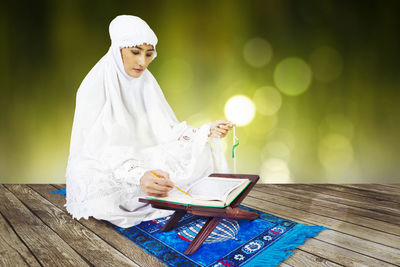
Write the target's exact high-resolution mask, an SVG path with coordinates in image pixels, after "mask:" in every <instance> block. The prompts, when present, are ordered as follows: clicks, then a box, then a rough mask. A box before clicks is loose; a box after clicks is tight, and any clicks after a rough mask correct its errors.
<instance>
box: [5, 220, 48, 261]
mask: <svg viewBox="0 0 400 267" xmlns="http://www.w3.org/2000/svg"><path fill="white" fill-rule="evenodd" d="M0 266H40V264H39V262H38V261H37V260H36V258H35V257H34V256H33V254H32V253H31V252H30V251H29V249H28V248H27V247H26V246H25V245H24V243H23V242H22V241H21V240H20V239H19V237H18V236H17V235H16V234H15V232H14V230H13V229H12V227H11V226H10V225H9V224H8V223H7V221H6V220H5V218H4V217H3V216H2V215H1V214H0Z"/></svg>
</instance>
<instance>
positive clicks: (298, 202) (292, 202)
mask: <svg viewBox="0 0 400 267" xmlns="http://www.w3.org/2000/svg"><path fill="white" fill-rule="evenodd" d="M276 188H277V187H272V186H264V187H262V188H257V189H255V190H253V192H254V193H255V194H257V197H258V198H261V197H262V196H266V197H270V198H271V197H272V196H274V197H272V199H271V201H273V199H280V201H279V203H278V202H276V201H273V202H275V203H278V204H284V205H287V206H291V207H296V208H298V209H301V210H304V211H307V212H310V213H315V214H319V215H323V216H327V217H330V218H334V219H337V220H341V221H346V222H350V223H353V224H357V225H361V226H365V227H368V228H372V229H375V230H378V231H382V232H386V233H390V234H394V235H399V236H400V225H395V224H391V223H387V222H383V221H380V220H376V219H371V218H368V217H364V216H359V215H357V214H354V213H351V212H348V211H347V207H345V208H343V209H332V208H331V207H330V205H328V206H321V205H318V204H317V203H316V201H315V199H310V198H304V197H303V196H301V195H295V198H294V197H292V196H291V197H286V195H287V194H285V192H283V191H282V190H279V189H278V190H277V189H276ZM278 188H279V187H278ZM256 192H259V193H256ZM255 196H256V195H255Z"/></svg>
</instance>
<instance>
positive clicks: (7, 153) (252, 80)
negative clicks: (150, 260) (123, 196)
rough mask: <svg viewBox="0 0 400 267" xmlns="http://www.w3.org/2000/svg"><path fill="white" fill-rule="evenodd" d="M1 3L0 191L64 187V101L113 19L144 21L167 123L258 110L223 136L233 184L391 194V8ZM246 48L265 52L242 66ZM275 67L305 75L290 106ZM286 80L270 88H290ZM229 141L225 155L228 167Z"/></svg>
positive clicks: (397, 76)
mask: <svg viewBox="0 0 400 267" xmlns="http://www.w3.org/2000/svg"><path fill="white" fill-rule="evenodd" d="M1 5H2V6H1V9H0V32H1V36H2V37H1V39H0V57H1V60H0V77H1V89H0V103H1V110H2V112H1V113H0V114H1V115H0V127H1V128H0V183H63V182H65V177H64V173H65V167H66V162H67V158H68V150H69V141H70V134H71V127H72V121H73V115H74V107H75V94H76V90H77V89H78V87H79V85H80V83H81V81H82V80H83V78H84V77H85V76H86V74H87V73H88V72H89V70H90V69H91V68H92V67H93V66H94V64H95V63H96V62H97V61H98V60H99V59H100V58H101V57H102V56H103V55H104V54H105V53H106V52H107V50H108V48H109V46H110V40H109V35H108V25H109V23H110V21H111V20H112V19H113V18H114V17H115V16H117V15H120V14H132V15H137V16H139V17H141V18H143V19H144V20H145V21H147V23H148V24H149V25H150V27H151V28H152V29H153V30H154V32H155V33H156V34H157V36H158V39H159V43H158V45H157V52H158V56H157V58H156V59H155V61H154V62H152V63H151V65H150V67H149V69H150V71H151V72H152V73H153V75H154V76H155V77H156V79H157V80H158V82H159V84H160V86H161V88H162V89H163V91H164V94H165V96H166V98H167V100H168V102H169V103H170V105H171V107H172V108H173V110H174V111H175V113H176V115H177V117H178V119H179V120H186V121H188V123H189V124H192V125H194V126H199V125H200V124H202V123H204V122H208V121H211V120H217V119H224V118H225V115H224V106H225V103H226V102H227V100H228V99H229V98H230V97H232V96H234V95H236V94H242V95H246V96H247V97H249V98H250V99H252V100H253V101H255V103H256V104H257V105H258V106H256V107H257V110H258V111H257V112H256V115H255V117H254V120H253V121H252V122H251V123H250V124H248V125H246V126H244V127H237V129H236V131H237V136H238V137H239V139H240V146H239V150H238V153H239V157H238V172H240V173H258V174H261V177H262V181H263V182H311V183H317V182H318V183H323V182H332V183H335V182H337V183H350V182H352V183H358V182H364V183H368V182H379V183H383V182H385V183H394V182H399V179H398V177H399V176H398V173H397V172H398V170H399V163H400V142H399V136H400V135H399V133H400V131H399V130H400V120H399V116H400V108H399V106H400V105H399V103H398V102H399V100H400V92H399V89H400V69H399V63H400V53H399V48H400V42H399V40H400V39H399V38H400V23H399V22H400V18H399V16H398V11H399V10H400V2H399V1H344V0H343V1H333V0H324V1H318V0H312V1H279V0H275V1H268V0H265V1H132V0H131V1H76V0H72V1H50V0H49V1H11V2H10V3H8V4H5V3H3V4H1ZM255 38H257V39H256V40H261V41H262V42H265V43H266V44H269V45H270V48H271V50H270V52H271V51H272V52H271V54H269V55H267V57H270V58H269V59H268V62H267V63H265V64H261V66H254V64H253V65H252V60H253V61H257V58H258V57H257V55H258V54H259V56H260V57H261V58H262V57H265V56H266V55H264V54H263V53H264V52H265V51H266V50H265V46H264V47H263V46H261V47H257V46H250V50H249V51H250V52H249V51H247V52H249V53H250V54H251V55H252V57H250V59H248V58H246V56H245V54H246V51H245V50H246V48H245V47H246V45H248V44H249V42H250V43H251V42H252V40H255ZM268 51H269V50H268ZM326 51H328V52H329V51H331V52H332V51H333V52H332V53H330V54H329V53H328V52H326ZM287 58H297V59H301V60H302V62H304V63H305V65H306V66H308V67H309V68H310V70H311V72H312V76H311V83H310V85H309V86H308V87H307V88H306V90H305V91H304V92H303V93H301V94H298V95H288V94H287V93H285V92H284V90H282V88H279V87H278V83H279V81H277V80H276V79H274V77H275V76H274V73H275V72H276V69H277V66H278V64H279V63H280V62H282V61H283V60H285V59H287ZM296 75H297V76H298V75H300V76H301V75H302V74H299V72H290V71H289V72H284V73H283V74H281V76H282V77H281V78H280V79H283V80H284V81H283V82H287V83H288V84H294V85H292V86H296V83H297V80H295V79H294V78H293V77H294V76H296ZM301 77H302V76H301ZM301 77H300V78H301ZM265 86H269V87H273V88H274V89H271V90H273V91H274V92H279V94H278V96H279V95H280V99H281V105H280V106H279V107H280V108H279V110H278V111H277V112H276V113H274V114H269V115H265V114H262V113H260V112H259V111H260V110H263V107H262V106H260V105H263V104H265V105H269V104H271V103H269V102H268V101H269V99H263V98H262V97H263V96H264V97H266V98H268V95H265V94H263V92H264V91H263V90H264V89H265ZM260 88H261V89H260ZM262 88H264V89H262ZM256 92H258V93H256ZM271 105H273V103H272V104H271ZM231 140H232V136H231V134H230V135H228V137H227V138H226V140H224V147H225V148H226V155H227V158H228V160H229V164H230V165H231V166H232V162H231V158H230V151H229V150H230V147H231V145H232V141H231Z"/></svg>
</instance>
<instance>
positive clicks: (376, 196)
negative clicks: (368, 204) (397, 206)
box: [312, 184, 400, 203]
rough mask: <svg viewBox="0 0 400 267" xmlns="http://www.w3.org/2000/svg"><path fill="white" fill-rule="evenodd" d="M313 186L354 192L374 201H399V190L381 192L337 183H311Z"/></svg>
mask: <svg viewBox="0 0 400 267" xmlns="http://www.w3.org/2000/svg"><path fill="white" fill-rule="evenodd" d="M312 186H314V187H319V188H325V189H331V190H336V191H339V192H344V193H350V194H355V195H358V196H364V197H368V198H371V199H373V200H374V201H392V202H396V203H400V192H399V193H398V194H397V195H392V194H382V193H380V192H379V193H378V192H375V191H370V190H365V189H362V188H357V187H350V186H351V185H337V184H313V185H312ZM399 191H400V189H399Z"/></svg>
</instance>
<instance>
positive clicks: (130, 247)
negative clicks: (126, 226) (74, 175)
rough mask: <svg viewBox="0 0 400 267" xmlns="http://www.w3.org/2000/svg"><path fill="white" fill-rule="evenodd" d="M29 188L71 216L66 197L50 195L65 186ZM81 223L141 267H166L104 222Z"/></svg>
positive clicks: (91, 219)
mask: <svg viewBox="0 0 400 267" xmlns="http://www.w3.org/2000/svg"><path fill="white" fill-rule="evenodd" d="M29 187H31V188H32V189H33V190H35V191H36V192H38V193H39V194H40V195H41V196H43V197H44V198H46V199H47V200H48V201H50V202H51V203H53V204H54V205H55V206H57V207H58V208H59V209H61V210H63V211H64V212H65V213H66V214H67V216H70V215H69V214H68V213H67V211H66V208H65V207H64V204H65V197H64V196H62V195H60V194H51V193H50V192H51V191H53V190H56V189H61V188H65V185H58V186H57V187H53V186H51V185H45V184H43V185H38V184H32V185H29ZM79 223H80V224H82V225H84V226H85V227H87V228H88V229H90V230H91V231H93V232H95V233H96V234H97V235H98V236H99V237H101V238H102V239H103V240H105V241H106V242H108V243H109V244H111V245H112V246H113V247H114V248H116V249H117V250H119V251H120V252H121V253H122V254H124V255H125V256H126V257H128V258H129V259H131V260H133V261H135V262H136V263H137V264H139V265H140V266H165V265H164V264H163V263H162V262H160V261H159V260H157V259H156V258H155V257H152V256H150V255H149V254H148V253H146V252H145V251H144V250H143V249H142V248H140V247H139V246H137V245H136V244H135V243H133V242H132V241H130V240H129V239H127V238H125V237H124V236H122V235H121V234H119V233H118V232H117V231H115V230H114V229H112V228H111V227H110V226H108V225H107V224H105V223H104V222H102V221H99V220H96V219H93V218H92V217H90V218H89V220H85V219H80V220H79Z"/></svg>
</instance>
